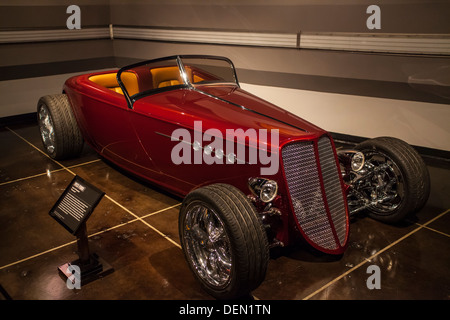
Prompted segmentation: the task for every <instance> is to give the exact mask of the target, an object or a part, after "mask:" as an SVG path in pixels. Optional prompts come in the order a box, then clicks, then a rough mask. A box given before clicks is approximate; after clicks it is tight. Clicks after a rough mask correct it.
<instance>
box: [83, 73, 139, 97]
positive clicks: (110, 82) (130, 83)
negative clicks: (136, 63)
mask: <svg viewBox="0 0 450 320" xmlns="http://www.w3.org/2000/svg"><path fill="white" fill-rule="evenodd" d="M116 75H117V73H115V72H114V73H105V74H99V75H96V76H91V77H89V80H91V81H92V82H95V83H96V84H98V85H100V86H102V87H105V88H108V89H110V90H113V91H115V92H117V93H120V94H123V92H122V89H121V88H120V86H119V83H118V82H117V78H116ZM120 78H121V80H122V82H123V84H124V85H125V88H127V91H128V94H129V95H130V96H132V95H134V94H136V93H138V92H139V85H138V79H137V76H136V75H135V74H134V73H132V72H123V73H122V74H121V77H120Z"/></svg>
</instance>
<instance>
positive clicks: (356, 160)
mask: <svg viewBox="0 0 450 320" xmlns="http://www.w3.org/2000/svg"><path fill="white" fill-rule="evenodd" d="M364 160H365V159H364V154H363V153H362V152H356V153H355V154H354V155H353V156H352V160H351V163H350V165H351V167H352V170H353V171H359V170H361V169H362V168H363V167H364Z"/></svg>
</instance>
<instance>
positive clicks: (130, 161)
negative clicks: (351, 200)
mask: <svg viewBox="0 0 450 320" xmlns="http://www.w3.org/2000/svg"><path fill="white" fill-rule="evenodd" d="M177 59H179V60H181V61H185V60H188V61H189V62H194V61H195V63H198V62H199V61H197V59H199V60H205V59H207V60H208V61H211V62H216V61H220V62H222V61H223V64H226V65H227V67H229V68H230V70H233V69H234V68H233V66H232V64H231V62H230V61H229V60H227V59H219V60H216V59H218V58H217V57H204V56H202V57H193V56H188V57H186V56H184V57H183V56H182V57H168V58H164V59H158V60H156V61H151V62H147V63H145V64H143V65H142V64H138V65H136V66H131V67H127V69H126V70H122V72H121V74H119V80H120V76H121V75H123V74H124V73H125V72H127V73H128V74H127V76H128V77H129V78H125V77H123V81H122V83H120V84H121V87H122V89H118V88H117V83H118V81H117V79H116V75H117V71H113V72H109V71H107V72H101V73H93V74H86V75H82V76H77V77H73V78H70V79H68V80H67V81H66V83H65V85H64V92H65V93H66V94H67V96H68V98H69V101H70V103H71V106H72V110H73V112H74V115H75V117H76V119H77V123H78V125H79V128H80V130H81V132H82V134H83V136H84V138H85V140H86V141H87V142H88V143H89V145H91V146H92V147H93V148H94V149H95V150H96V151H97V152H98V153H99V154H101V155H102V156H104V157H105V158H107V159H109V160H110V161H112V162H114V163H115V164H117V165H119V166H120V167H123V168H125V169H126V170H128V171H131V172H132V173H133V174H136V175H138V176H139V177H142V178H144V179H146V180H150V181H152V182H155V183H157V184H158V185H160V186H162V187H164V188H166V189H168V190H170V191H171V192H173V193H175V194H177V195H179V196H182V197H185V196H186V195H187V194H188V193H189V192H191V191H192V190H194V189H195V188H199V187H202V186H204V185H208V184H212V183H214V182H221V183H227V184H231V185H234V186H236V187H237V188H238V189H240V190H241V191H242V192H244V193H246V194H251V193H250V191H249V188H248V180H249V178H252V177H260V176H261V175H260V173H259V170H260V166H261V165H258V164H242V163H241V164H235V165H229V164H228V163H224V164H211V165H207V164H194V163H192V164H181V165H175V164H173V161H172V159H171V153H172V149H173V148H174V147H175V145H176V144H177V143H178V141H172V139H171V137H172V133H173V132H174V131H175V130H176V129H179V128H186V129H188V130H189V131H190V132H192V137H194V135H195V134H196V133H194V121H202V129H203V131H206V130H207V129H210V128H214V129H217V130H219V131H221V132H222V133H223V137H225V136H226V130H227V129H233V130H237V129H243V131H244V132H245V131H247V130H248V129H250V128H252V129H256V130H259V129H270V128H277V129H278V130H279V144H280V146H279V149H278V150H276V152H277V153H278V155H279V156H281V150H282V149H283V148H285V146H286V147H287V146H289V145H291V144H293V143H294V144H295V142H302V143H308V144H311V146H313V148H315V149H316V148H317V143H318V140H319V139H320V138H321V137H324V138H323V139H326V140H327V143H328V144H330V149H331V151H329V152H330V153H331V155H332V157H333V161H334V163H333V165H334V167H336V168H337V166H338V163H337V157H336V153H335V151H334V146H333V142H332V139H331V137H330V136H329V135H328V134H327V132H325V131H324V130H322V129H320V128H318V127H317V126H314V125H313V124H311V123H309V122H307V121H305V120H303V119H300V118H299V117H297V116H295V115H293V114H291V113H288V112H286V111H284V110H282V109H281V108H279V107H277V106H274V105H272V104H270V103H268V102H266V101H264V100H262V99H260V98H258V97H255V96H254V95H252V94H250V93H248V92H246V91H244V90H243V89H241V88H240V87H239V83H238V81H236V80H234V81H232V79H233V78H234V79H237V77H236V75H234V74H233V76H232V78H231V80H230V79H226V80H227V81H226V82H223V81H222V80H220V81H210V82H208V83H199V84H178V82H177V84H176V85H172V86H165V87H161V88H158V84H155V87H156V88H151V89H149V92H148V95H145V96H143V97H138V98H137V99H135V100H134V101H132V102H131V101H128V102H127V101H125V98H124V95H123V93H118V92H117V91H122V92H123V91H124V89H125V90H127V91H129V92H131V93H134V94H136V93H137V91H139V90H138V89H137V88H133V87H132V86H133V85H132V84H131V83H130V78H131V77H130V73H132V72H133V73H135V74H136V75H137V77H138V78H139V80H141V79H142V78H144V77H145V76H148V77H149V78H150V75H149V74H147V73H146V74H144V71H146V72H148V70H144V67H147V68H148V67H150V68H151V69H150V71H151V70H156V69H158V70H161V72H162V71H164V69H167V70H168V73H170V72H176V73H174V74H172V75H167V76H166V77H164V76H161V77H162V78H161V79H163V80H164V81H170V80H171V79H169V78H170V77H172V78H173V79H177V81H180V80H181V76H180V74H181V71H180V70H179V68H178V63H177ZM154 65H156V66H154ZM220 65H222V64H220ZM188 66H190V64H189V65H186V66H185V68H186V67H188ZM169 68H172V70H170V69H169ZM175 68H176V69H175ZM232 68H233V69H232ZM197 69H198V68H197ZM150 73H151V72H150ZM167 77H169V78H167ZM153 78H155V77H153ZM166 78H167V79H166ZM173 79H172V80H173ZM152 80H153V79H152ZM127 81H129V83H128V85H127ZM142 86H144V85H142V84H141V87H142ZM147 86H148V84H147ZM134 91H136V92H134ZM202 133H203V132H202ZM197 135H198V134H197ZM191 142H192V141H189V143H191ZM248 144H249V142H248V141H247V147H248ZM198 152H201V151H198ZM311 152H313V154H312V156H313V158H314V159H315V158H316V157H315V156H314V152H317V150H313V149H311ZM248 154H250V152H248ZM301 165H302V163H301V162H300V163H298V166H301ZM281 167H282V168H284V167H283V166H281ZM282 168H280V169H282ZM317 168H320V166H317ZM334 174H335V176H336V179H337V180H336V181H334V182H337V187H336V189H337V192H338V193H339V194H340V198H341V200H342V201H341V204H340V209H339V210H340V212H339V213H336V214H337V215H339V216H340V217H339V219H340V220H341V221H340V223H341V224H342V225H341V226H339V229H342V230H343V231H342V232H343V235H342V236H341V239H340V240H338V241H337V242H336V241H335V237H334V236H332V235H333V232H332V231H331V230H332V229H334V227H333V225H334V223H333V220H332V219H329V218H328V217H327V216H328V215H330V213H329V212H327V211H324V212H322V214H324V216H325V217H326V218H325V219H324V221H323V222H322V223H323V226H325V225H326V226H327V227H328V228H330V229H329V232H330V235H331V236H332V238H333V239H332V242H336V243H333V245H328V246H326V245H324V244H322V243H320V242H319V241H315V240H314V236H313V235H312V234H313V233H314V232H315V231H309V232H310V234H309V233H307V232H306V231H304V228H303V226H302V225H301V224H299V223H298V219H296V216H295V213H294V209H293V203H292V201H291V200H290V197H289V196H288V194H289V192H288V191H287V188H288V186H287V183H286V178H285V170H279V171H278V172H277V174H275V175H273V176H268V177H267V178H269V179H272V180H276V181H278V188H279V195H280V197H279V199H277V200H276V204H275V205H274V206H275V207H277V208H278V209H279V210H280V212H281V216H280V220H281V221H280V228H278V230H277V231H276V239H277V240H278V241H281V242H283V243H284V244H285V245H288V244H289V243H290V242H291V241H292V239H293V237H292V236H291V235H292V234H293V232H292V230H293V229H296V228H297V229H298V230H299V231H300V232H301V233H303V236H304V237H305V239H307V240H308V241H309V242H310V243H311V245H313V246H314V247H316V248H317V249H319V250H322V251H324V252H328V253H342V252H343V250H344V248H345V245H346V243H347V237H348V218H347V216H348V214H347V212H346V211H347V209H346V206H345V204H344V203H345V202H344V201H345V199H344V195H343V192H342V188H341V181H340V180H339V179H340V178H339V176H338V172H337V171H336V172H335V173H334ZM315 180H316V182H317V183H318V184H317V185H315V187H316V188H318V190H319V191H318V192H319V193H320V196H319V198H320V201H317V200H311V201H312V202H315V201H317V202H319V203H320V204H321V205H322V206H323V205H324V204H325V205H326V204H327V202H326V201H323V200H322V191H321V188H323V185H324V182H323V179H321V178H320V177H319V175H317V177H315ZM309 192H311V194H312V193H313V192H314V191H311V190H308V193H309ZM313 209H314V210H315V209H316V208H313ZM309 210H311V209H309ZM314 210H313V211H314ZM330 221H331V226H330ZM323 226H321V227H319V226H318V227H317V228H318V229H321V228H323ZM318 239H319V237H318Z"/></svg>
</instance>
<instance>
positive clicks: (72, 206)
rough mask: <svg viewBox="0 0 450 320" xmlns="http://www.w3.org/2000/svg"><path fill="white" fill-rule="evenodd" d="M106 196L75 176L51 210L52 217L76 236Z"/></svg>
mask: <svg viewBox="0 0 450 320" xmlns="http://www.w3.org/2000/svg"><path fill="white" fill-rule="evenodd" d="M104 195H105V193H104V192H103V191H101V190H99V189H98V188H96V187H95V186H93V185H91V184H90V183H88V182H87V181H85V180H84V179H82V178H80V177H79V176H75V178H73V180H72V182H71V183H70V184H69V185H68V186H67V188H66V190H65V191H64V192H63V194H62V195H61V196H60V197H59V199H58V201H57V202H56V203H55V205H54V206H53V208H52V209H51V210H50V216H52V217H53V218H54V219H55V220H56V221H58V222H59V223H60V224H61V225H62V226H63V227H64V228H66V230H68V231H69V232H70V233H72V234H74V235H76V233H77V232H78V230H79V228H80V226H81V225H82V223H83V222H85V221H86V220H87V219H88V218H89V216H90V215H91V213H92V211H94V208H95V207H96V206H97V204H98V203H99V202H100V200H101V199H102V197H103V196H104Z"/></svg>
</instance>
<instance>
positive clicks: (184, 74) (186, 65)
mask: <svg viewBox="0 0 450 320" xmlns="http://www.w3.org/2000/svg"><path fill="white" fill-rule="evenodd" d="M118 78H119V80H120V81H119V84H120V86H121V87H122V90H123V89H125V90H123V91H124V93H125V95H126V96H127V99H128V101H129V104H130V106H131V105H132V103H133V102H134V101H136V100H137V99H139V98H141V97H144V96H147V95H150V94H153V93H157V92H161V91H166V90H172V89H177V88H188V87H195V86H196V85H207V84H218V83H221V84H224V83H225V84H230V83H231V84H234V85H237V79H236V74H235V70H234V66H233V64H232V62H231V61H230V60H228V59H226V58H222V57H212V56H178V57H169V58H162V59H157V60H151V61H144V62H140V63H137V64H133V65H130V66H127V67H124V68H122V69H120V70H119V72H118Z"/></svg>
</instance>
